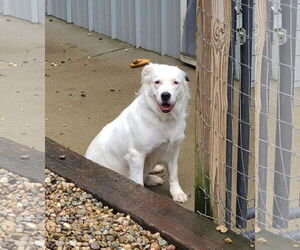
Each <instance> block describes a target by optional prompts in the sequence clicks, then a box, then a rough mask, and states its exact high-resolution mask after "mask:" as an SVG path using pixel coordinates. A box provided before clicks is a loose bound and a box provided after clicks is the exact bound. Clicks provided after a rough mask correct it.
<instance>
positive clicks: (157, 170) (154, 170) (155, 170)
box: [153, 164, 165, 174]
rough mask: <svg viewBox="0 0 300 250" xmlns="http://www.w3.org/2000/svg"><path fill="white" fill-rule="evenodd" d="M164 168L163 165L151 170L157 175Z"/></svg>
mask: <svg viewBox="0 0 300 250" xmlns="http://www.w3.org/2000/svg"><path fill="white" fill-rule="evenodd" d="M164 168H165V167H164V166H163V165H159V164H158V165H156V166H155V167H154V169H153V173H155V174H158V173H161V172H163V171H164Z"/></svg>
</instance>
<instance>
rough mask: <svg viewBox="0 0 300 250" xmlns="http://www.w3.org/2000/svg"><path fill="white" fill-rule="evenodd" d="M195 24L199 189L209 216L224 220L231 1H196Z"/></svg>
mask: <svg viewBox="0 0 300 250" xmlns="http://www.w3.org/2000/svg"><path fill="white" fill-rule="evenodd" d="M197 27H198V35H197V58H198V61H197V74H198V82H197V91H198V94H197V97H196V102H197V103H198V104H199V109H198V112H199V114H198V115H199V116H200V117H201V118H200V119H199V120H198V124H197V127H199V128H198V131H197V132H196V136H197V137H196V138H197V140H198V144H199V146H200V152H199V154H198V155H197V157H198V158H199V164H200V165H199V166H198V171H200V172H201V176H202V181H201V185H202V188H203V189H204V190H205V192H207V193H209V195H210V202H211V208H212V214H211V215H213V217H214V218H217V219H220V220H222V221H224V214H225V212H224V206H225V186H226V180H225V163H226V159H225V158H226V151H225V150H226V112H227V74H228V70H227V67H228V53H229V45H230V38H231V2H230V1H217V0H213V1H211V0H198V2H197ZM198 104H196V105H198ZM199 168H200V169H199Z"/></svg>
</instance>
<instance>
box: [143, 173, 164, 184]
mask: <svg viewBox="0 0 300 250" xmlns="http://www.w3.org/2000/svg"><path fill="white" fill-rule="evenodd" d="M144 182H145V185H147V186H157V185H161V184H163V183H164V180H163V178H161V177H160V176H158V175H155V174H148V175H147V176H146V178H145V180H144Z"/></svg>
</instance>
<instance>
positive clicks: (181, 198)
mask: <svg viewBox="0 0 300 250" xmlns="http://www.w3.org/2000/svg"><path fill="white" fill-rule="evenodd" d="M171 195H172V197H173V200H174V201H176V202H180V203H185V202H187V200H188V197H189V196H188V195H187V194H185V193H184V192H182V191H181V192H177V193H173V194H171Z"/></svg>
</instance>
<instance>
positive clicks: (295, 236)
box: [281, 229, 300, 241]
mask: <svg viewBox="0 0 300 250" xmlns="http://www.w3.org/2000/svg"><path fill="white" fill-rule="evenodd" d="M281 235H282V236H284V237H285V238H288V239H292V240H295V241H299V240H300V230H299V229H296V230H293V231H289V232H284V233H281Z"/></svg>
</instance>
